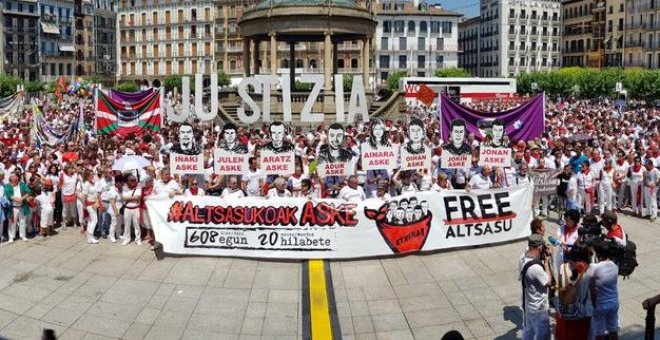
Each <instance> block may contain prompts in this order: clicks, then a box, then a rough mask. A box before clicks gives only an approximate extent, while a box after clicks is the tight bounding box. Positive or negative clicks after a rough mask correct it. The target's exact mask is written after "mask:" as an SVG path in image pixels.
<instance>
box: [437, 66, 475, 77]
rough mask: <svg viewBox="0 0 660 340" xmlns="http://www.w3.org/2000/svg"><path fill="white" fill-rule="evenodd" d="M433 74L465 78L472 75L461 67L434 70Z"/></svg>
mask: <svg viewBox="0 0 660 340" xmlns="http://www.w3.org/2000/svg"><path fill="white" fill-rule="evenodd" d="M435 76H436V77H440V78H466V77H471V76H472V75H470V72H468V71H466V70H464V69H462V68H457V67H451V68H441V69H438V70H435Z"/></svg>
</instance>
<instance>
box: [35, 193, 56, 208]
mask: <svg viewBox="0 0 660 340" xmlns="http://www.w3.org/2000/svg"><path fill="white" fill-rule="evenodd" d="M35 200H36V201H37V203H38V204H39V209H41V211H42V212H44V211H48V212H49V211H52V210H54V209H55V208H54V207H53V202H55V193H54V192H49V193H47V192H45V191H42V192H41V194H40V195H39V196H37V197H36V198H35Z"/></svg>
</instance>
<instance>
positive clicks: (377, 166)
mask: <svg viewBox="0 0 660 340" xmlns="http://www.w3.org/2000/svg"><path fill="white" fill-rule="evenodd" d="M361 149H362V157H361V160H362V170H365V171H367V170H393V169H395V168H396V167H397V163H396V161H397V157H398V150H397V149H395V148H393V147H391V146H388V147H380V148H372V147H371V145H369V143H362V147H361Z"/></svg>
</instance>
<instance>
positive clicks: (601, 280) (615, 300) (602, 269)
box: [589, 261, 619, 311]
mask: <svg viewBox="0 0 660 340" xmlns="http://www.w3.org/2000/svg"><path fill="white" fill-rule="evenodd" d="M589 270H590V271H591V273H592V275H593V278H592V280H595V285H596V304H595V305H594V309H595V310H596V311H603V310H607V309H610V308H615V307H617V306H618V305H619V292H618V289H617V279H618V275H619V267H617V265H616V264H615V263H614V262H612V261H602V262H598V263H592V264H591V265H589Z"/></svg>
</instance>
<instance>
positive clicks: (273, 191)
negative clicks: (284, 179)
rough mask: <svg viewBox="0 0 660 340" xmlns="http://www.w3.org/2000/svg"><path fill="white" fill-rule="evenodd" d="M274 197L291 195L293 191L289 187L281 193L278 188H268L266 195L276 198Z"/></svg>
mask: <svg viewBox="0 0 660 340" xmlns="http://www.w3.org/2000/svg"><path fill="white" fill-rule="evenodd" d="M274 197H291V192H290V191H289V190H287V189H284V192H282V193H281V194H280V193H278V192H277V188H271V189H270V190H268V194H267V195H266V198H274Z"/></svg>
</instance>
